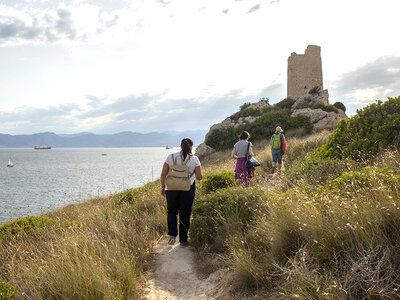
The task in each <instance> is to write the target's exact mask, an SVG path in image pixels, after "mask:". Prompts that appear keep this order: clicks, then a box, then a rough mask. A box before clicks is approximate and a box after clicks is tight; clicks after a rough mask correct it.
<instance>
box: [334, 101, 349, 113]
mask: <svg viewBox="0 0 400 300" xmlns="http://www.w3.org/2000/svg"><path fill="white" fill-rule="evenodd" d="M333 106H334V107H336V108H338V109H341V110H343V111H344V112H346V106H344V104H343V103H342V102H335V103H334V104H333Z"/></svg>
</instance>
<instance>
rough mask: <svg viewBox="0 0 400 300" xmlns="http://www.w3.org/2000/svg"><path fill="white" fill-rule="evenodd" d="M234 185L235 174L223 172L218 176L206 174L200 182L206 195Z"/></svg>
mask: <svg viewBox="0 0 400 300" xmlns="http://www.w3.org/2000/svg"><path fill="white" fill-rule="evenodd" d="M236 184H237V183H236V180H235V174H234V173H232V172H228V171H225V170H222V172H221V173H219V174H215V173H210V174H207V175H206V177H205V178H204V179H203V180H202V181H201V187H202V188H203V189H204V192H205V193H206V194H209V193H211V192H215V191H216V190H219V189H223V188H228V187H231V186H235V185H236Z"/></svg>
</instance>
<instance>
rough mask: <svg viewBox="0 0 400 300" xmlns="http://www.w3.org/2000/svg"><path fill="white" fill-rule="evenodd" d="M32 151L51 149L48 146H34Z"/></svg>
mask: <svg viewBox="0 0 400 300" xmlns="http://www.w3.org/2000/svg"><path fill="white" fill-rule="evenodd" d="M33 149H35V150H49V149H51V147H50V146H35V147H33Z"/></svg>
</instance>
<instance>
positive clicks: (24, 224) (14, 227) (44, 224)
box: [0, 216, 58, 237]
mask: <svg viewBox="0 0 400 300" xmlns="http://www.w3.org/2000/svg"><path fill="white" fill-rule="evenodd" d="M54 226H58V223H57V222H56V221H55V220H53V219H50V218H46V217H42V216H40V217H26V218H22V219H18V220H15V221H12V222H10V223H6V224H4V225H2V226H0V237H3V236H8V235H18V234H22V233H29V232H34V231H40V230H43V229H44V228H49V227H54Z"/></svg>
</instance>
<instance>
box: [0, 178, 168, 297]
mask: <svg viewBox="0 0 400 300" xmlns="http://www.w3.org/2000/svg"><path fill="white" fill-rule="evenodd" d="M122 196H123V194H117V195H112V196H109V197H104V198H96V199H92V200H90V201H88V202H86V203H82V204H77V205H71V206H68V207H65V208H63V209H61V210H58V211H55V212H53V213H49V214H47V215H46V217H48V218H51V219H53V220H55V221H56V222H57V224H58V225H57V226H47V227H45V228H42V229H41V230H29V231H24V230H22V231H21V232H20V233H18V234H4V235H2V236H1V237H0V243H1V244H0V245H1V247H0V278H1V279H2V280H3V281H7V282H8V283H10V284H12V285H14V286H16V287H17V288H18V294H17V298H18V299H25V298H26V297H27V298H33V299H138V298H141V297H142V296H143V278H144V277H143V274H144V272H145V271H146V270H147V268H148V267H149V263H150V262H151V252H152V249H153V246H154V242H155V241H156V240H157V239H158V238H159V237H160V236H161V235H162V234H163V233H164V231H165V228H166V224H165V214H166V212H165V199H164V198H163V197H161V195H159V189H158V185H155V184H152V185H150V186H148V187H147V188H142V189H139V190H138V191H137V192H135V193H134V196H133V197H130V198H129V199H130V201H118V200H119V199H121V198H122ZM125 198H126V197H125Z"/></svg>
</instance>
